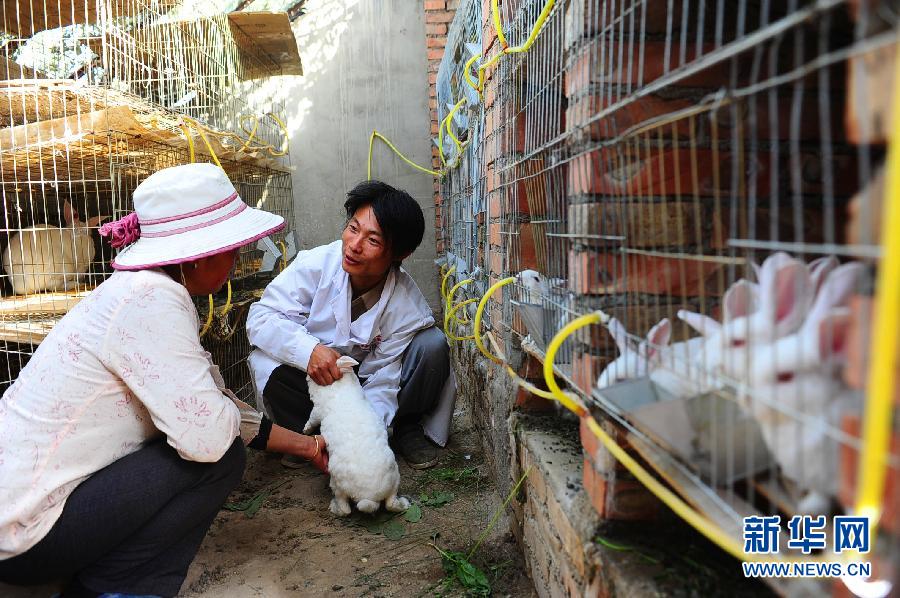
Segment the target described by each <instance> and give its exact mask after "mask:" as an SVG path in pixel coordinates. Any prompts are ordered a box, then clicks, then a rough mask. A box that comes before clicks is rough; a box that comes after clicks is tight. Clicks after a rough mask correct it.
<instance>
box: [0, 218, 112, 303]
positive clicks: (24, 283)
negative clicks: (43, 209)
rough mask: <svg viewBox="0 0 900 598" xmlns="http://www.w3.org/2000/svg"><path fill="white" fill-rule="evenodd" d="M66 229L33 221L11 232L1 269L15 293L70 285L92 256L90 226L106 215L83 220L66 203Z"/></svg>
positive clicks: (71, 285)
mask: <svg viewBox="0 0 900 598" xmlns="http://www.w3.org/2000/svg"><path fill="white" fill-rule="evenodd" d="M63 217H64V219H65V222H66V228H59V227H56V226H51V225H49V224H37V225H35V226H32V227H29V228H26V229H24V230H22V231H20V232H18V233H17V234H15V235H13V236H12V237H11V238H10V240H9V245H7V246H6V249H5V250H4V252H3V269H4V270H5V271H6V274H8V275H9V277H10V282H11V283H12V287H13V292H15V293H16V294H17V295H24V294H30V293H37V292H40V291H65V290H70V289H72V288H73V287H74V285H75V283H77V282H78V279H79V277H80V276H81V275H82V274H84V273H85V272H87V271H88V269H89V268H90V266H91V262H92V261H93V259H94V241H93V240H92V239H91V231H90V228H92V227H96V226H97V225H98V224H99V223H100V222H101V221H102V220H104V219H105V218H107V216H98V217H96V218H91V219H89V220H88V221H87V223H84V222H82V221H81V220H79V218H78V213H77V212H76V211H75V210H74V209H73V208H72V206H71V204H69V202H66V204H65V208H64V211H63Z"/></svg>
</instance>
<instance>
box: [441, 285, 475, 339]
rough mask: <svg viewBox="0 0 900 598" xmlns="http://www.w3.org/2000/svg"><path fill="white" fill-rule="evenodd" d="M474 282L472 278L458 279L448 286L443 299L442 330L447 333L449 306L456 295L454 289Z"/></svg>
mask: <svg viewBox="0 0 900 598" xmlns="http://www.w3.org/2000/svg"><path fill="white" fill-rule="evenodd" d="M473 282H475V279H474V278H467V279H465V280H460V281H459V282H458V283H456V284H455V285H453V286H452V287H451V288H450V291H449V292H448V293H447V298H446V299H445V300H444V332H445V333H447V334H448V335H449V332H448V326H449V325H450V311H451V306H452V305H453V296H454V295H456V291H457V290H458V289H459V288H460V287H464V286H466V285H467V284H471V283H473Z"/></svg>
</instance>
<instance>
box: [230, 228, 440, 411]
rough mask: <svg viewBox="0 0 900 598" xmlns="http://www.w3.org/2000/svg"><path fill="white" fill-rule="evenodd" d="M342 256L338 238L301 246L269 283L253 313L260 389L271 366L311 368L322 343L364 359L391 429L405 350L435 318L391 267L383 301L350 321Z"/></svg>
mask: <svg viewBox="0 0 900 598" xmlns="http://www.w3.org/2000/svg"><path fill="white" fill-rule="evenodd" d="M342 257H343V252H342V247H341V241H340V240H338V241H335V242H334V243H330V244H328V245H322V246H320V247H316V248H315V249H310V250H309V251H301V252H300V253H299V254H297V257H296V259H295V260H294V261H293V262H292V263H291V264H290V265H288V267H287V268H285V269H284V271H283V272H282V273H281V274H279V275H278V276H277V277H276V278H275V280H273V281H272V282H271V283H269V286H267V287H266V290H265V292H264V293H263V296H262V299H260V300H259V302H257V303H255V304H253V306H251V307H250V313H249V314H248V316H247V336H248V338H249V339H250V344H251V345H253V346H254V347H255V349H254V351H253V352H252V353H250V357H249V363H250V368H251V370H252V372H253V376H254V382H255V384H256V389H257V393H259V394H261V393H262V391H263V389H264V388H265V387H266V382H268V380H269V376H270V375H271V374H272V370H274V369H275V368H276V367H278V366H279V365H281V364H288V365H291V366H293V367H296V368H299V369H301V370H303V371H306V368H307V366H308V365H309V357H310V355H311V354H312V350H313V349H314V348H315V346H316V345H317V344H319V343H322V344H323V345H325V346H326V347H331V348H333V349H335V350H336V351H338V352H340V353H342V354H344V355H350V356H351V357H353V358H354V359H356V360H357V361H359V362H360V368H359V376H360V378H361V379H363V380H364V383H363V391H364V392H365V395H366V398H367V399H368V400H369V401H370V402H371V403H372V406H373V407H374V408H375V412H376V413H378V415H379V416H381V418H382V419H383V420H384V424H385V426H389V425H390V423H391V421H393V419H394V415H395V414H396V413H397V392H398V391H399V387H400V369H401V359H402V357H403V352H404V351H405V350H406V347H407V346H408V345H409V343H410V341H411V340H412V338H413V336H414V335H415V334H416V333H417V332H418V331H420V330H422V329H424V328H428V327H429V326H432V325H433V324H434V317H433V316H432V314H431V308H429V307H428V303H427V302H426V301H425V297H424V296H422V292H421V291H420V290H419V287H418V286H416V283H415V282H414V281H413V279H412V277H410V275H409V274H408V273H407V272H406V271H405V270H403V269H402V268H393V269H391V271H390V272H389V273H388V277H387V280H386V282H385V285H384V290H383V291H382V293H381V298H380V299H379V300H378V303H377V304H376V305H375V306H374V307H373V308H371V309H369V310H368V311H366V312H365V313H364V314H362V315H361V316H360V317H359V318H357V319H356V321H354V322H351V321H350V300H351V290H350V278H349V276H348V275H347V273H346V272H345V271H344V269H343V268H342V267H341V260H342ZM451 405H452V400H451ZM451 408H452V407H451Z"/></svg>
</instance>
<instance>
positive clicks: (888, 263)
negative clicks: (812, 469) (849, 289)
mask: <svg viewBox="0 0 900 598" xmlns="http://www.w3.org/2000/svg"><path fill="white" fill-rule="evenodd" d="M897 60H898V61H897V62H896V65H897V66H896V67H895V74H894V90H893V91H894V95H893V98H892V102H893V112H892V114H894V115H895V116H894V118H893V121H894V122H893V126H892V131H891V136H890V142H889V143H890V145H889V146H888V156H887V182H886V184H885V194H884V207H883V217H882V220H881V222H882V227H881V231H882V233H881V242H882V244H883V257H882V259H881V264H880V265H879V267H878V277H877V281H876V286H875V288H876V298H877V301H876V305H875V313H874V318H873V322H872V331H873V332H872V341H871V351H870V353H869V354H870V355H871V356H872V358H871V359H872V362H871V365H870V367H869V384H868V387H867V389H866V409H865V415H864V420H863V437H862V445H861V447H860V448H861V450H860V454H859V471H860V474H859V479H860V486H859V491H858V494H857V498H856V513H857V515H862V516H867V517H869V518H870V525H869V532H870V534H871V540H872V541H871V545H872V546H874V545H875V531H876V528H877V526H878V521H879V519H880V518H881V514H882V502H883V501H884V484H885V477H886V474H887V471H886V470H887V456H888V451H889V450H890V441H891V424H892V422H893V421H894V418H893V414H892V411H893V405H892V401H893V394H894V391H895V390H896V388H897V387H896V384H897V380H895V379H894V372H895V370H894V365H895V364H896V363H897V350H898V340H897V336H896V335H897V330H898V329H900V235H898V234H897V231H900V201H898V194H900V116H898V115H900V46H898V50H897Z"/></svg>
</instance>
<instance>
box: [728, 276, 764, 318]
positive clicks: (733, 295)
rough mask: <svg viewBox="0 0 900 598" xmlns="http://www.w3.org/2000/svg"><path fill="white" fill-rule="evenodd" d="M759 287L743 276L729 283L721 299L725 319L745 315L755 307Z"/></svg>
mask: <svg viewBox="0 0 900 598" xmlns="http://www.w3.org/2000/svg"><path fill="white" fill-rule="evenodd" d="M758 294H759V287H758V286H757V285H755V284H753V283H752V282H750V281H747V280H744V279H743V278H742V279H740V280H739V281H737V282H736V283H734V284H733V285H731V287H730V288H729V289H728V291H727V292H726V293H725V297H724V298H723V299H722V304H723V306H724V311H725V321H726V322H728V321H731V320H733V319H735V318H740V317H743V316H747V315H749V314H750V313H752V312H753V311H755V309H756V299H757V295H758Z"/></svg>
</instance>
